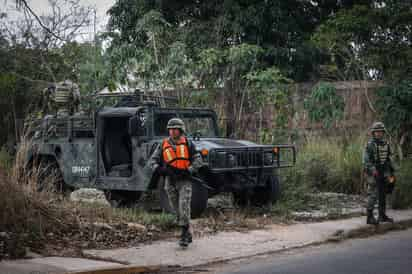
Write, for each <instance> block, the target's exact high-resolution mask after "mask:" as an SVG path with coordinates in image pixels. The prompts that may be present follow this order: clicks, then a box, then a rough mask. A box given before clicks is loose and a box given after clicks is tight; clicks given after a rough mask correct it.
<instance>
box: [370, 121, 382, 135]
mask: <svg viewBox="0 0 412 274" xmlns="http://www.w3.org/2000/svg"><path fill="white" fill-rule="evenodd" d="M369 130H370V132H372V133H373V132H375V131H384V132H386V128H385V125H384V124H383V123H382V122H375V123H373V124H372V126H371V127H370V129H369Z"/></svg>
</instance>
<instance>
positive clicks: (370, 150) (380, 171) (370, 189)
mask: <svg viewBox="0 0 412 274" xmlns="http://www.w3.org/2000/svg"><path fill="white" fill-rule="evenodd" d="M370 131H371V134H372V138H371V139H370V140H369V141H368V143H367V145H366V148H365V151H364V156H363V167H364V171H365V175H366V182H367V195H368V204H367V211H368V217H367V223H368V224H376V223H377V221H376V219H375V218H374V216H373V210H374V207H375V204H376V202H377V201H378V202H379V206H378V209H379V221H391V219H390V218H388V217H387V216H386V191H387V187H388V183H389V182H388V178H389V177H391V176H393V173H394V168H393V164H392V159H391V154H392V152H391V148H390V145H389V143H388V142H387V141H385V140H384V139H382V138H376V137H375V134H374V132H376V131H383V132H385V127H384V125H383V123H381V122H376V123H374V124H373V125H372V127H371V130H370Z"/></svg>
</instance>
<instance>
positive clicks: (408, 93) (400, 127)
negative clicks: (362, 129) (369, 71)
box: [377, 80, 412, 153]
mask: <svg viewBox="0 0 412 274" xmlns="http://www.w3.org/2000/svg"><path fill="white" fill-rule="evenodd" d="M377 95H378V97H377V107H378V110H379V111H380V114H381V116H382V118H383V120H384V122H385V125H386V126H387V127H388V129H389V132H390V134H391V135H392V136H395V140H396V143H397V144H399V145H400V147H401V148H402V149H406V150H407V149H408V147H407V140H408V138H409V140H411V139H412V134H411V133H412V80H404V81H401V82H397V83H392V84H388V85H386V86H385V87H382V88H380V89H379V90H378V92H377ZM405 152H406V151H403V153H405Z"/></svg>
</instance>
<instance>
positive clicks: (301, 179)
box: [283, 137, 365, 194]
mask: <svg viewBox="0 0 412 274" xmlns="http://www.w3.org/2000/svg"><path fill="white" fill-rule="evenodd" d="M364 140H365V138H362V137H359V138H356V139H354V140H351V141H345V140H338V141H337V140H336V139H335V140H329V139H327V138H309V139H308V141H307V142H306V143H305V144H303V145H302V147H301V148H300V149H298V152H297V153H298V154H297V162H296V166H295V167H294V168H292V169H290V170H288V171H286V176H285V179H284V180H285V182H284V184H283V186H285V185H286V186H287V185H292V186H294V187H299V188H303V189H311V190H313V191H327V192H339V193H348V194H354V193H361V192H362V184H361V175H362V154H363V147H364V143H365V141H364Z"/></svg>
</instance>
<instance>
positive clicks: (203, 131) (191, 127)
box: [154, 113, 217, 137]
mask: <svg viewBox="0 0 412 274" xmlns="http://www.w3.org/2000/svg"><path fill="white" fill-rule="evenodd" d="M175 117H179V118H181V119H182V120H183V121H184V122H185V126H186V135H187V136H193V135H194V134H195V133H196V132H198V133H200V137H217V132H216V129H215V121H214V119H213V117H212V116H210V115H194V114H182V113H178V114H174V113H158V114H155V118H154V132H155V135H156V136H168V135H169V133H168V131H167V122H168V121H169V120H170V119H172V118H175Z"/></svg>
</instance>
